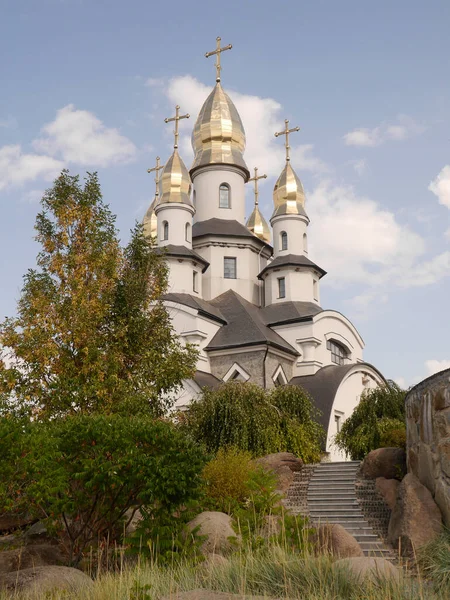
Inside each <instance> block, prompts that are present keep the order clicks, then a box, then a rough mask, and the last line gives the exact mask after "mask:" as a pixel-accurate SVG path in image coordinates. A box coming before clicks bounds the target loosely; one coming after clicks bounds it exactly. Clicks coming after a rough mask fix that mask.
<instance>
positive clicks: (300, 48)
mask: <svg viewBox="0 0 450 600" xmlns="http://www.w3.org/2000/svg"><path fill="white" fill-rule="evenodd" d="M449 23H450V2H448V0H429V1H428V2H423V1H422V0H396V1H395V2H392V0H379V1H378V2H376V3H375V2H368V1H364V0H339V1H335V0H315V1H314V2H310V1H307V0H296V1H293V0H292V1H286V0H279V1H278V2H273V1H268V0H259V1H258V2H256V1H252V0H227V2H223V3H219V2H207V1H206V0H202V1H201V2H200V1H197V0H191V2H189V3H187V2H181V1H179V0H172V2H171V3H170V4H164V3H161V2H151V1H150V2H149V1H148V0H146V1H144V0H127V1H126V2H125V0H39V2H37V1H36V0H0V56H1V57H2V59H1V63H0V82H1V84H0V85H1V88H0V89H1V94H0V203H1V209H2V216H1V219H0V244H1V270H0V274H1V282H2V283H1V292H2V293H1V295H0V317H1V318H3V316H5V315H12V314H14V312H15V307H16V301H17V299H18V297H19V293H20V287H21V280H22V276H23V274H24V273H25V272H26V270H27V269H28V268H30V267H32V266H33V265H34V262H35V256H36V252H37V250H38V248H37V246H36V244H35V242H34V241H33V224H34V220H35V217H36V213H37V212H38V210H39V199H40V197H41V195H42V192H43V190H45V189H46V187H48V186H49V185H50V184H51V182H52V180H53V178H54V177H55V176H56V175H57V174H58V172H59V171H60V170H61V169H62V168H64V167H67V168H69V169H70V171H71V172H73V173H80V174H83V173H84V172H86V171H87V170H89V171H92V170H97V171H98V172H99V176H100V181H101V183H102V188H103V193H104V197H105V200H106V201H107V202H108V203H109V204H110V206H111V208H112V210H113V212H114V213H116V214H117V216H118V218H117V224H118V227H119V229H120V233H121V236H122V239H123V241H124V242H125V241H126V240H127V239H128V235H129V230H130V228H131V227H132V226H133V223H134V221H135V220H136V219H141V218H142V215H143V214H144V212H145V210H146V208H147V206H148V204H149V203H150V201H151V199H152V195H153V191H154V186H153V179H152V177H151V176H149V175H148V174H147V173H146V169H147V167H149V166H153V164H154V161H155V157H156V155H157V154H159V155H160V156H161V158H162V160H163V161H164V160H165V158H167V156H168V155H169V153H170V144H171V139H172V136H171V127H170V126H166V125H165V124H164V117H167V116H171V115H172V113H173V112H174V106H175V104H176V103H179V104H180V105H181V108H182V110H183V111H187V112H189V113H190V114H191V115H192V116H191V119H189V120H186V121H184V122H183V123H182V143H181V148H182V155H183V158H184V160H185V162H186V164H187V165H188V166H189V164H190V161H191V159H192V152H191V149H190V143H189V135H190V130H191V128H192V126H193V124H194V119H195V117H196V114H197V113H198V110H199V109H200V106H201V104H202V102H203V101H204V99H205V98H206V96H207V94H208V93H209V91H210V89H211V88H212V86H213V85H214V77H215V75H214V68H213V59H212V58H210V59H208V60H206V58H205V57H204V54H205V52H206V51H208V50H213V49H214V48H215V38H216V36H218V35H220V36H221V37H222V42H223V44H229V43H232V44H233V50H232V51H231V52H227V53H225V54H224V55H223V73H222V80H223V85H224V87H225V89H226V90H227V91H228V93H229V94H230V96H231V97H232V99H233V100H234V101H235V104H236V106H237V108H238V110H239V111H240V114H241V117H242V120H243V122H244V126H245V129H246V133H247V150H246V154H245V157H246V160H247V163H248V166H249V167H250V168H251V169H252V168H253V167H254V166H257V167H259V169H260V173H267V175H268V178H267V180H265V181H264V182H263V183H262V184H261V186H260V191H261V194H260V202H261V206H262V209H263V211H264V213H265V215H266V217H267V218H269V217H270V215H271V212H272V189H273V184H274V181H275V178H276V176H277V175H278V174H279V172H280V170H281V168H282V166H283V156H284V152H283V145H282V141H281V140H276V139H275V137H274V136H273V133H274V132H275V131H277V130H279V129H281V128H282V126H283V121H284V119H285V118H288V119H290V123H291V126H295V125H299V126H300V127H301V131H300V132H299V133H297V134H295V135H294V136H292V146H293V150H292V163H293V166H294V168H295V169H296V171H297V173H298V175H299V176H300V178H301V180H302V181H303V184H304V186H305V189H306V193H307V212H308V214H309V216H310V218H311V226H310V229H311V231H310V246H311V247H310V255H311V258H312V259H313V260H315V262H317V263H318V264H320V265H321V266H322V267H323V268H324V269H326V270H327V271H328V275H327V276H326V277H325V278H324V279H323V280H322V305H323V306H324V308H335V309H337V310H340V311H341V312H343V313H345V314H346V315H347V316H348V317H349V318H350V319H351V320H352V321H353V322H354V323H355V325H356V326H357V327H358V328H359V330H360V332H361V334H362V336H363V338H364V340H365V342H366V351H365V358H366V360H368V361H369V362H372V363H373V364H374V365H376V366H377V367H378V368H379V369H380V370H381V371H382V372H383V373H384V374H385V375H386V376H387V377H389V378H394V379H396V380H398V381H400V382H401V383H402V384H404V385H410V384H413V383H415V382H417V381H418V380H420V379H421V378H423V377H425V376H427V375H429V374H431V373H433V372H435V371H437V370H440V369H442V368H445V367H448V366H450V319H449V317H448V311H449V309H448V305H449V299H450V77H449V67H450V59H449V57H450V37H449V35H448V27H449ZM251 198H252V196H251V190H250V189H249V190H248V208H247V214H250V211H251Z"/></svg>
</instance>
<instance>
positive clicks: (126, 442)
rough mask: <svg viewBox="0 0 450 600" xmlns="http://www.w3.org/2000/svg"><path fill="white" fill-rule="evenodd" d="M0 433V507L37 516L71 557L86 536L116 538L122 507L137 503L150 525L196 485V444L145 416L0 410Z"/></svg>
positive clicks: (179, 504)
mask: <svg viewBox="0 0 450 600" xmlns="http://www.w3.org/2000/svg"><path fill="white" fill-rule="evenodd" d="M19 431H20V432H21V435H18V432H19ZM0 433H1V434H2V435H0V481H1V482H2V483H1V486H0V511H1V510H2V509H4V510H7V509H10V508H11V507H15V508H16V510H24V511H25V510H26V512H28V513H31V514H33V515H34V516H36V517H37V518H40V519H42V520H44V521H45V522H46V524H47V526H48V527H49V528H50V529H51V530H53V531H54V532H55V533H56V534H59V535H60V536H61V539H62V540H63V541H67V540H68V551H69V555H70V561H71V562H72V563H73V564H76V563H77V562H78V561H79V560H80V559H81V557H82V554H83V550H84V549H85V548H86V546H87V545H88V544H90V543H91V542H93V541H99V540H103V539H105V540H109V541H110V542H114V541H115V540H120V536H121V534H122V533H123V532H122V529H123V518H124V516H125V513H126V512H127V510H128V509H130V508H133V507H136V506H140V507H142V509H143V510H145V511H146V515H147V517H149V518H150V517H151V520H152V523H153V531H152V532H151V533H154V531H155V529H156V528H157V527H158V526H159V525H160V524H161V526H163V525H166V524H167V522H168V520H169V516H170V517H171V518H172V516H173V515H174V514H175V513H176V511H179V510H180V509H181V507H183V506H185V505H186V504H187V503H188V502H189V501H190V500H191V499H192V498H195V497H197V496H198V494H199V491H200V487H201V477H200V474H201V470H202V468H203V465H204V459H203V456H202V454H201V452H199V450H198V448H197V447H195V446H194V445H193V444H192V442H190V441H189V440H187V439H186V438H185V437H184V436H183V435H182V433H181V432H179V431H177V429H176V428H175V427H174V426H173V425H171V424H170V423H167V422H163V421H155V420H152V419H151V418H150V417H144V416H141V417H123V416H120V415H112V416H101V415H95V416H83V415H80V416H72V417H67V418H65V419H61V420H55V421H50V422H44V423H43V422H31V421H29V420H28V421H27V420H26V419H22V420H18V419H15V418H6V417H4V418H3V419H2V421H1V426H0ZM13 458H15V462H14V472H12V470H11V464H10V461H11V459H13ZM172 521H173V519H172ZM144 543H145V540H144Z"/></svg>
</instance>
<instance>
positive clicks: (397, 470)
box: [360, 448, 406, 480]
mask: <svg viewBox="0 0 450 600" xmlns="http://www.w3.org/2000/svg"><path fill="white" fill-rule="evenodd" d="M405 473H406V452H405V451H404V450H403V449H402V448H378V449H377V450H372V452H369V454H368V455H367V456H366V458H365V459H364V461H363V463H362V465H361V468H360V474H361V475H362V476H363V477H364V478H365V479H377V478H378V477H384V478H385V479H399V480H401V479H402V478H403V475H404V474H405Z"/></svg>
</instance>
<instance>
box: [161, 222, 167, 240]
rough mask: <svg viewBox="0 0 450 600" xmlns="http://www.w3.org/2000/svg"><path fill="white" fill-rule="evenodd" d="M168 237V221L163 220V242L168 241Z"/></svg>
mask: <svg viewBox="0 0 450 600" xmlns="http://www.w3.org/2000/svg"><path fill="white" fill-rule="evenodd" d="M168 239H169V221H163V223H162V238H161V240H162V241H163V242H166V241H168Z"/></svg>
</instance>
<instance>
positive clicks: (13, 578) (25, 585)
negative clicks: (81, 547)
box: [0, 566, 92, 598]
mask: <svg viewBox="0 0 450 600" xmlns="http://www.w3.org/2000/svg"><path fill="white" fill-rule="evenodd" d="M91 586H92V580H91V578H90V577H88V576H87V575H86V574H85V573H83V572H82V571H78V569H72V568H70V567H55V566H52V567H34V568H31V569H24V570H23V571H15V572H13V573H4V574H0V590H1V591H6V592H12V593H14V594H27V598H30V597H32V598H43V597H48V595H51V594H52V593H54V592H55V591H58V592H59V591H64V592H69V593H73V594H77V597H78V596H81V592H82V591H83V590H86V589H88V588H90V587H91Z"/></svg>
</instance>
